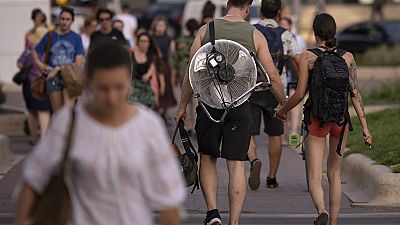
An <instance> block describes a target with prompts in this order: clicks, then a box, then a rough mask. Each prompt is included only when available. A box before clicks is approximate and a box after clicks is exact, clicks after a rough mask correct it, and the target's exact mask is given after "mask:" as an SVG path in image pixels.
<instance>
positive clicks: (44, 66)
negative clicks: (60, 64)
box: [38, 63, 53, 74]
mask: <svg viewBox="0 0 400 225" xmlns="http://www.w3.org/2000/svg"><path fill="white" fill-rule="evenodd" d="M38 68H39V70H40V72H42V73H43V74H49V73H50V72H51V71H52V70H53V68H51V67H50V66H49V65H47V64H44V63H40V64H39V65H38Z"/></svg>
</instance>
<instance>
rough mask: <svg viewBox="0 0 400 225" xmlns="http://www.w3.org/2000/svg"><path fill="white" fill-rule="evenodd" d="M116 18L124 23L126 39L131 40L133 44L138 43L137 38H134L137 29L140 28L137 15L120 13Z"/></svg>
mask: <svg viewBox="0 0 400 225" xmlns="http://www.w3.org/2000/svg"><path fill="white" fill-rule="evenodd" d="M115 19H118V20H121V21H122V22H123V23H124V29H123V33H124V36H125V38H126V40H128V41H129V44H130V45H131V46H134V45H135V44H136V40H135V39H134V34H133V32H135V30H136V29H137V28H138V22H137V19H136V17H135V16H133V15H130V14H119V15H117V16H115Z"/></svg>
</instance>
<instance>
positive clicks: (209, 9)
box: [201, 1, 216, 18]
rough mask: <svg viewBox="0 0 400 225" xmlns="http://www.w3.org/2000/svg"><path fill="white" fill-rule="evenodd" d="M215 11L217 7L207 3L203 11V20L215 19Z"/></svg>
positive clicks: (209, 2)
mask: <svg viewBox="0 0 400 225" xmlns="http://www.w3.org/2000/svg"><path fill="white" fill-rule="evenodd" d="M215 9H216V6H215V5H214V4H213V3H212V2H211V1H207V2H206V4H204V6H203V10H202V11H201V15H202V18H207V17H214V13H215Z"/></svg>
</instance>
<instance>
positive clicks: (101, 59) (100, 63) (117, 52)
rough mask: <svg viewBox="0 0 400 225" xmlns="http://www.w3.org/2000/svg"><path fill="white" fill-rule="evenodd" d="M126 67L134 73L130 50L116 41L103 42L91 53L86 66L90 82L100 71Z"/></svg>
mask: <svg viewBox="0 0 400 225" xmlns="http://www.w3.org/2000/svg"><path fill="white" fill-rule="evenodd" d="M116 67H125V68H127V69H129V71H130V73H129V74H131V72H132V58H131V53H130V52H129V50H128V49H127V48H126V47H125V46H123V45H121V44H119V43H118V42H116V41H110V40H108V41H101V42H99V43H97V44H96V46H95V47H94V48H93V49H91V50H90V51H89V54H88V57H87V64H86V73H87V78H88V80H91V79H92V78H93V74H94V71H96V70H98V69H113V68H116Z"/></svg>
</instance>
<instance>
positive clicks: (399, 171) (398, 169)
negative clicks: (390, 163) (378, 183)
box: [392, 166, 400, 173]
mask: <svg viewBox="0 0 400 225" xmlns="http://www.w3.org/2000/svg"><path fill="white" fill-rule="evenodd" d="M392 172H393V173H400V166H396V167H394V168H393V169H392Z"/></svg>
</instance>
